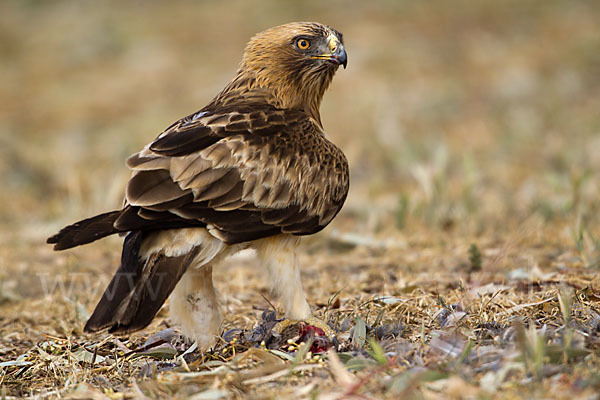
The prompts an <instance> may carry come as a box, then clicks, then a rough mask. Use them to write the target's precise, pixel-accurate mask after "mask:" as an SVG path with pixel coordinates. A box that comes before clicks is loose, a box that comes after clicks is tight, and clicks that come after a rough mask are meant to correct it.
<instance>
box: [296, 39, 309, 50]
mask: <svg viewBox="0 0 600 400" xmlns="http://www.w3.org/2000/svg"><path fill="white" fill-rule="evenodd" d="M296 46H298V48H299V49H300V50H306V49H308V48H309V47H310V42H309V41H308V40H306V39H298V40H297V41H296Z"/></svg>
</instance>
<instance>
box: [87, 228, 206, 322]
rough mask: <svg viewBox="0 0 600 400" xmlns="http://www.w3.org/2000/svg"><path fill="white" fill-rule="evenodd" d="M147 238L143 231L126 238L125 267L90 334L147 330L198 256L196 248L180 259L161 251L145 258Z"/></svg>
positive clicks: (94, 319) (103, 301) (95, 315)
mask: <svg viewBox="0 0 600 400" xmlns="http://www.w3.org/2000/svg"><path fill="white" fill-rule="evenodd" d="M143 237H144V233H143V232H142V231H135V232H131V233H129V234H128V235H127V237H126V238H125V241H124V242H123V253H122V255H121V265H120V266H119V269H118V270H117V272H116V273H115V275H114V276H113V278H112V280H111V281H110V284H109V285H108V287H107V288H106V290H105V291H104V294H103V295H102V298H101V299H100V302H99V303H98V305H97V306H96V309H95V310H94V313H93V314H92V316H91V317H90V319H89V320H88V322H87V323H86V325H85V328H84V330H85V331H86V332H95V331H98V330H102V329H105V328H108V329H109V332H111V333H127V332H133V331H136V330H139V329H142V328H144V327H146V326H147V325H148V324H149V323H150V322H151V321H152V319H153V318H154V316H155V315H156V313H157V312H158V310H159V309H160V308H161V307H162V305H163V303H164V302H165V300H166V299H167V297H169V295H170V294H171V292H172V291H173V289H174V288H175V285H176V284H177V282H178V281H179V279H180V278H181V276H182V275H183V274H184V273H185V271H186V270H187V269H188V267H189V266H190V263H191V262H192V261H193V259H194V257H195V256H196V254H197V253H198V249H199V248H198V247H195V248H193V249H192V250H191V251H190V252H189V253H187V254H185V255H183V256H179V257H167V256H165V254H164V253H162V252H158V253H154V254H152V255H151V256H150V257H148V258H147V259H142V258H140V257H139V250H140V246H141V243H142V240H143Z"/></svg>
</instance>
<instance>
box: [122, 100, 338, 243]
mask: <svg viewBox="0 0 600 400" xmlns="http://www.w3.org/2000/svg"><path fill="white" fill-rule="evenodd" d="M127 164H128V166H129V167H130V168H131V169H133V170H134V173H133V175H132V178H131V180H130V181H129V184H128V186H127V193H126V202H127V203H128V204H129V205H130V207H133V208H134V209H136V210H137V214H138V215H139V216H141V217H142V218H144V219H152V220H153V221H154V222H155V223H157V224H158V223H160V221H161V220H162V219H165V221H168V222H169V224H170V225H169V226H172V225H173V217H176V218H178V219H179V220H180V223H181V226H189V225H196V226H197V225H198V224H205V225H206V226H207V228H208V229H209V231H210V232H211V233H212V234H213V235H214V236H216V237H218V238H220V239H221V240H223V241H225V242H226V243H239V242H244V241H249V240H254V239H259V238H262V237H266V236H270V235H274V234H277V233H281V232H283V233H293V234H296V235H306V234H311V233H315V232H317V231H319V230H321V229H323V228H324V227H325V226H326V225H327V224H328V223H329V222H330V221H331V220H332V219H333V217H334V216H335V215H336V214H337V213H338V211H339V210H340V208H341V207H342V204H343V203H344V200H345V198H346V195H347V192H348V184H349V180H348V166H347V162H346V158H345V157H344V155H343V153H342V152H341V151H340V150H339V149H338V148H337V147H336V146H335V145H333V144H332V143H331V142H329V141H328V140H327V139H326V138H325V136H324V134H323V132H322V131H321V129H320V128H319V127H318V126H317V125H316V124H315V123H314V122H312V120H310V119H309V118H308V117H307V116H306V115H305V114H304V113H302V112H298V111H284V110H278V109H275V108H272V107H269V106H265V107H263V109H261V110H258V111H257V110H256V109H255V108H252V109H247V110H244V108H243V107H242V108H240V107H237V108H236V109H235V110H221V111H220V112H219V113H206V112H199V113H197V114H194V115H192V116H190V117H187V118H185V119H183V120H181V121H179V122H178V123H176V124H174V125H173V126H171V127H169V128H168V129H167V130H166V131H165V132H164V133H162V134H161V135H160V136H159V137H158V138H157V139H156V140H155V141H154V142H152V143H151V144H150V145H148V146H146V148H145V149H144V150H142V151H141V152H139V153H137V154H134V155H133V156H132V157H130V158H129V160H128V161H127ZM115 225H116V227H117V229H118V230H127V229H128V226H127V222H126V221H119V220H117V222H116V224H115Z"/></svg>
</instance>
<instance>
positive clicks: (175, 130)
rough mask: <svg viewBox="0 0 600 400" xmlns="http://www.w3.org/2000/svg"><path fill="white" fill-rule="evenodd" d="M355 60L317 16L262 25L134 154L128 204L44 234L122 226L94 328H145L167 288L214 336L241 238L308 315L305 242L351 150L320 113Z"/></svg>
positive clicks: (64, 243) (184, 312)
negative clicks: (226, 267) (223, 277)
mask: <svg viewBox="0 0 600 400" xmlns="http://www.w3.org/2000/svg"><path fill="white" fill-rule="evenodd" d="M346 61H347V56H346V51H345V49H344V45H343V40H342V34H341V33H340V32H338V31H337V30H335V29H333V28H331V27H328V26H325V25H322V24H319V23H315V22H295V23H289V24H285V25H281V26H277V27H274V28H271V29H268V30H266V31H264V32H261V33H258V34H256V35H255V36H254V37H253V38H252V39H250V41H249V42H248V44H247V45H246V48H245V52H244V55H243V58H242V61H241V63H240V66H239V69H238V70H237V72H236V73H235V76H234V77H233V79H232V80H231V82H229V83H228V84H227V86H225V88H224V89H223V90H222V91H221V92H220V93H218V94H217V95H216V96H215V98H214V99H213V100H212V101H211V102H210V103H209V104H208V105H207V106H206V107H204V108H202V109H200V110H199V111H197V112H195V113H193V114H191V115H188V116H187V117H185V118H182V119H180V120H178V121H177V122H175V123H173V124H172V125H171V126H169V127H168V128H167V129H165V130H164V131H163V132H162V133H161V134H160V135H158V137H157V138H156V139H155V140H154V141H153V142H151V143H150V144H148V145H147V146H146V147H144V148H143V150H141V151H140V152H139V153H136V154H134V155H132V156H131V157H130V158H129V159H128V160H127V166H128V167H129V168H130V169H131V170H132V175H131V179H130V180H129V182H128V184H127V188H126V194H125V201H124V205H123V208H122V209H120V210H116V211H111V212H107V213H104V214H100V215H97V216H94V217H91V218H88V219H85V220H82V221H79V222H77V223H75V224H73V225H70V226H67V227H65V228H63V229H62V230H61V231H60V232H58V233H57V234H56V235H54V236H52V237H50V238H49V239H48V243H53V244H54V249H56V250H64V249H68V248H72V247H75V246H79V245H83V244H86V243H90V242H92V241H95V240H97V239H100V238H102V237H105V236H108V235H112V234H121V235H125V239H124V242H123V250H122V255H121V264H120V266H119V268H118V270H117V272H116V273H115V275H114V277H113V278H112V280H111V282H110V284H109V286H108V287H107V288H106V291H105V292H104V294H103V296H102V298H101V299H100V301H99V303H98V305H97V306H96V309H95V310H94V312H93V314H92V316H91V317H90V319H89V320H88V321H87V324H86V326H85V331H87V332H95V331H99V330H103V329H108V330H109V332H114V333H128V332H132V331H135V330H139V329H142V328H144V327H146V326H147V325H148V324H149V323H150V322H151V321H152V319H153V318H154V316H155V314H156V313H157V312H158V311H159V309H160V308H161V306H162V305H163V303H164V302H165V300H166V299H167V297H169V295H170V296H171V298H170V313H171V319H172V320H173V322H175V323H176V324H178V325H180V327H181V330H182V332H183V333H184V334H185V335H186V336H188V337H190V338H191V339H194V340H196V341H197V343H198V345H199V346H200V347H201V348H203V349H208V348H209V347H211V346H212V345H214V343H215V342H216V339H217V337H218V335H219V333H220V325H221V323H222V321H223V315H222V312H221V310H220V307H219V303H218V300H217V298H216V295H215V290H214V288H213V282H212V268H213V266H215V265H216V264H218V263H219V261H221V260H222V259H223V258H225V257H226V256H228V255H230V254H233V253H235V252H238V251H240V250H242V249H245V248H254V249H256V252H257V254H258V257H259V259H260V260H261V262H262V263H263V264H264V265H265V267H266V269H267V270H268V272H269V276H270V280H271V283H272V287H273V291H274V293H275V295H277V296H278V297H279V301H280V302H281V307H282V308H283V309H284V311H285V314H286V317H287V318H288V319H292V320H307V319H309V318H311V311H310V307H309V306H308V303H307V301H306V297H305V295H304V292H303V289H302V284H301V282H300V270H299V266H298V260H297V256H296V247H297V246H298V243H299V236H302V235H309V234H313V233H315V232H318V231H320V230H322V229H323V228H324V227H325V226H326V225H327V224H329V223H330V222H331V220H332V219H333V218H334V217H335V216H336V214H337V213H338V212H339V211H340V209H341V207H342V205H343V203H344V201H345V199H346V195H347V193H348V187H349V173H348V163H347V160H346V157H345V156H344V154H343V153H342V151H341V150H340V149H339V148H338V147H336V146H335V145H334V144H333V143H332V142H330V141H329V140H328V139H327V136H326V135H325V132H324V131H323V126H322V123H321V117H320V114H319V106H320V104H321V99H322V98H323V94H324V92H325V90H326V89H327V87H328V86H329V84H330V83H331V81H332V78H333V76H334V74H335V72H336V71H337V69H338V68H339V66H340V65H342V66H344V68H345V67H346Z"/></svg>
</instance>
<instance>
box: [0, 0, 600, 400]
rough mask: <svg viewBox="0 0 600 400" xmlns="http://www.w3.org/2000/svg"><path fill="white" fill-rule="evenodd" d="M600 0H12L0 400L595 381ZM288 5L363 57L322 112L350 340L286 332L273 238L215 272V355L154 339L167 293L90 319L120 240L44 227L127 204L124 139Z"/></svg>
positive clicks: (324, 260) (571, 385)
mask: <svg viewBox="0 0 600 400" xmlns="http://www.w3.org/2000/svg"><path fill="white" fill-rule="evenodd" d="M599 5H600V3H598V2H594V1H577V0H573V1H568V2H566V1H557V0H556V1H554V0H544V1H542V0H540V1H532V0H527V1H516V0H508V1H502V2H499V1H495V0H482V1H478V2H471V1H467V0H459V1H453V2H449V1H444V0H435V1H429V2H420V1H408V0H407V1H391V0H388V1H384V0H380V1H375V2H347V1H344V2H342V1H330V2H327V3H326V4H325V3H323V2H320V1H303V2H279V1H267V2H261V3H258V2H247V1H241V0H239V1H234V2H216V1H215V2H213V1H207V2H202V3H200V2H191V1H181V2H128V3H126V4H125V3H124V2H117V1H114V2H83V1H81V2H76V1H73V2H66V1H64V2H63V1H55V2H50V1H48V2H42V1H12V2H11V1H5V2H2V4H1V5H0V54H1V58H0V75H1V76H2V78H1V79H0V85H1V86H0V87H1V90H0V176H1V177H2V178H1V179H2V181H1V183H2V190H0V204H1V205H2V207H0V208H1V210H0V396H2V397H3V398H15V397H42V398H47V397H49V398H59V397H60V398H68V397H70V398H98V399H100V398H111V399H120V398H131V397H149V398H159V397H177V398H188V397H191V398H195V399H219V398H240V399H241V398H319V399H341V398H356V399H365V398H389V399H396V398H427V399H429V398H486V399H487V398H490V399H495V398H586V399H587V398H589V399H596V398H598V397H599V396H598V394H597V393H598V392H600V372H599V367H600V360H599V355H600V353H599V352H600V303H599V302H600V279H599V277H598V270H599V268H600V228H599V222H600V221H599V220H600V218H599V215H600V213H599V211H600V203H599V201H598V199H599V198H600V187H599V185H598V180H599V178H600V151H599V148H600V135H599V134H600V96H599V94H600V73H599V72H600V28H599V27H600V7H599ZM291 20H318V21H321V22H325V23H328V24H331V25H332V26H335V27H336V28H337V29H339V30H341V31H343V32H344V34H345V40H346V47H347V49H348V53H349V65H348V69H347V70H345V71H340V72H339V73H338V76H336V79H335V81H334V84H333V85H332V88H331V89H330V91H329V93H328V94H327V95H326V98H325V102H324V104H323V107H322V114H323V120H324V124H325V127H326V130H327V131H328V133H329V135H330V137H331V138H332V139H333V140H334V141H335V142H336V143H338V144H339V145H340V146H341V147H342V148H343V149H344V151H345V152H346V153H347V155H348V158H349V160H350V163H351V166H352V188H351V193H350V196H349V199H348V202H347V204H346V206H345V208H344V210H343V212H342V213H341V214H340V216H339V218H338V219H337V220H336V221H334V223H333V224H332V225H331V226H330V227H329V228H328V229H327V230H325V231H324V232H323V233H321V234H319V235H317V236H315V237H311V238H307V240H305V241H304V245H303V248H302V256H301V262H302V265H303V281H304V284H305V289H306V292H307V294H308V297H309V301H310V303H311V305H312V307H313V309H314V311H315V314H316V315H317V316H318V317H321V318H324V319H326V320H327V321H329V323H330V325H331V326H332V327H333V328H334V329H335V330H336V343H329V342H327V341H324V340H323V339H322V338H319V337H317V338H315V339H314V340H313V339H311V338H310V336H308V335H304V337H302V335H301V333H302V331H298V329H299V327H296V328H298V329H297V330H296V331H294V330H288V331H284V332H281V333H277V332H273V331H272V330H271V328H272V326H273V324H274V319H275V318H276V316H275V314H274V313H273V309H272V306H271V305H270V302H273V303H274V305H275V306H277V304H276V302H275V300H274V299H272V298H271V297H270V295H269V293H268V291H267V287H266V284H265V282H264V280H263V273H264V271H263V270H262V269H261V267H260V265H257V262H256V260H254V259H253V258H252V255H251V254H241V255H239V256H237V257H234V258H232V259H230V260H229V261H228V262H227V265H225V266H224V267H223V268H220V269H219V270H217V271H216V276H215V281H216V284H217V286H218V288H219V290H220V292H221V295H222V301H223V304H224V307H225V308H226V310H227V313H226V320H225V326H224V335H223V336H224V340H223V342H222V343H221V344H220V345H219V347H218V348H217V349H216V350H215V351H214V352H211V353H207V354H200V353H199V352H194V351H188V352H187V353H186V351H187V350H190V345H189V344H188V343H186V342H185V341H183V340H181V339H180V338H178V337H177V336H176V335H175V334H173V335H170V336H169V335H168V336H164V337H158V336H156V335H155V334H156V333H157V332H159V331H162V330H164V329H165V328H167V327H169V326H170V325H169V319H168V313H167V312H166V311H165V310H164V309H163V310H162V311H161V312H160V313H159V315H158V316H157V318H156V319H155V321H154V322H153V324H152V325H151V326H150V327H149V328H147V329H145V330H144V331H141V332H138V333H137V334H135V335H132V336H131V337H127V338H115V337H112V336H109V335H106V334H97V335H85V334H83V332H82V327H83V324H84V323H85V320H86V318H87V316H88V315H89V313H90V312H91V310H92V308H93V306H94V305H95V303H96V301H97V299H98V297H99V296H100V293H101V291H102V290H103V288H104V286H105V284H106V283H107V282H108V280H109V279H110V276H111V274H112V271H113V270H114V269H115V268H116V266H117V263H118V258H119V254H118V252H119V239H118V238H111V239H107V240H104V241H101V242H99V243H95V244H92V245H89V246H86V247H84V248H80V249H75V250H73V251H68V252H64V253H53V252H52V251H51V250H50V248H49V246H47V245H45V244H44V240H45V237H47V236H48V235H49V234H51V233H53V232H54V231H55V230H56V229H58V228H60V227H61V226H62V225H64V224H67V223H70V222H72V221H74V220H76V219H79V218H83V217H86V216H89V215H91V214H93V213H98V212H101V211H105V210H107V209H110V208H114V207H117V206H118V205H119V203H120V199H121V197H122V190H123V185H124V183H125V182H126V180H127V177H128V174H127V171H126V170H125V167H124V160H125V158H126V157H127V156H128V155H129V154H131V153H133V152H135V151H137V150H138V149H139V148H140V147H141V146H142V145H144V144H145V143H146V142H147V141H149V140H150V139H152V138H153V137H155V136H156V135H157V134H158V133H159V132H160V130H161V129H162V128H164V127H166V126H167V125H169V124H170V123H171V122H172V121H173V120H175V119H176V118H179V117H181V116H183V115H186V114H187V113H190V112H192V111H195V110H196V109H198V108H200V107H201V106H202V105H204V104H205V103H206V102H207V101H208V100H210V98H211V96H212V95H214V94H215V93H216V92H217V91H218V90H219V89H220V88H221V87H222V86H223V85H224V83H225V82H227V80H228V79H229V77H230V76H231V75H232V74H233V72H234V69H235V65H236V63H237V62H238V60H239V57H240V54H241V51H242V49H243V45H244V43H245V41H246V40H247V39H248V38H249V37H250V36H251V35H252V34H253V33H255V32H257V31H259V30H262V29H264V28H266V27H269V26H273V25H276V24H279V23H283V22H287V21H291ZM303 341H304V342H305V343H304V344H302V343H300V342H303ZM263 342H264V343H263ZM326 348H329V350H328V351H325V349H326ZM333 348H335V349H336V350H337V352H334V351H333V350H332V349H333ZM191 350H193V348H192V349H191ZM309 351H311V352H310V353H309ZM320 351H323V352H320Z"/></svg>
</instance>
